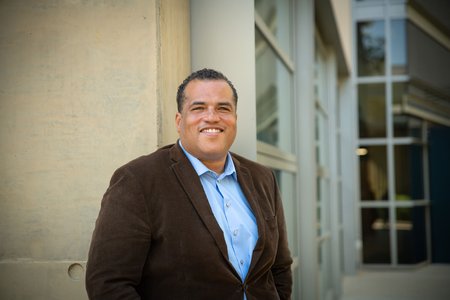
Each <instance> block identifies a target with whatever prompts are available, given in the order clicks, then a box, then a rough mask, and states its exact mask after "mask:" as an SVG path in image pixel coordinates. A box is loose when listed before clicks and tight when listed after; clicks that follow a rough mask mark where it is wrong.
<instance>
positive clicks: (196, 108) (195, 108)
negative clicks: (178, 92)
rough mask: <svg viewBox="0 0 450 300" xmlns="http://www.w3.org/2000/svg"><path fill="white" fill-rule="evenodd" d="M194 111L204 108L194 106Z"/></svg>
mask: <svg viewBox="0 0 450 300" xmlns="http://www.w3.org/2000/svg"><path fill="white" fill-rule="evenodd" d="M192 110H197V111H198V110H203V107H201V106H194V107H193V108H192Z"/></svg>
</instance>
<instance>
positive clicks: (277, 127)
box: [255, 30, 293, 153]
mask: <svg viewBox="0 0 450 300" xmlns="http://www.w3.org/2000/svg"><path fill="white" fill-rule="evenodd" d="M255 42H256V121H257V137H258V140H259V141H262V142H265V143H268V144H271V145H274V146H276V147H278V148H280V149H281V150H283V151H286V152H290V153H292V152H293V144H292V141H293V133H292V128H293V126H292V123H293V121H292V100H291V99H292V76H291V75H290V73H289V71H288V70H287V69H286V67H285V65H284V64H283V63H282V62H281V60H280V59H279V58H277V56H276V55H275V53H274V51H273V50H272V49H271V47H270V46H269V45H268V44H267V42H266V41H265V39H264V38H263V37H262V35H261V33H260V32H259V31H258V30H256V41H255Z"/></svg>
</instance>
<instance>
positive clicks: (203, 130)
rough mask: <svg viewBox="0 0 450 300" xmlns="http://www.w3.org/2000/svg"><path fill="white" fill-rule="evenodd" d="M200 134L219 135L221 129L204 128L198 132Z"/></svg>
mask: <svg viewBox="0 0 450 300" xmlns="http://www.w3.org/2000/svg"><path fill="white" fill-rule="evenodd" d="M200 132H204V133H220V132H223V129H219V128H204V129H202V130H200Z"/></svg>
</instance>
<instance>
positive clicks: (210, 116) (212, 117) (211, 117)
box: [206, 108, 219, 122]
mask: <svg viewBox="0 0 450 300" xmlns="http://www.w3.org/2000/svg"><path fill="white" fill-rule="evenodd" d="M206 119H207V120H208V121H210V122H212V121H218V120H219V113H218V112H217V111H216V110H215V109H213V108H211V109H208V110H207V112H206Z"/></svg>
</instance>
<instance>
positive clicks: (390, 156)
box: [384, 1, 398, 266]
mask: <svg viewBox="0 0 450 300" xmlns="http://www.w3.org/2000/svg"><path fill="white" fill-rule="evenodd" d="M385 7H386V8H387V9H386V15H385V18H384V22H385V26H384V30H385V31H384V33H385V41H386V43H385V61H384V64H385V75H386V82H385V93H386V94H385V95H386V99H385V101H386V125H387V126H386V129H387V149H386V150H387V163H388V195H389V197H388V202H389V223H390V230H389V237H390V243H391V247H390V251H391V265H393V266H397V265H398V256H397V252H398V249H397V248H398V247H397V231H396V226H395V224H396V222H397V211H396V205H395V201H396V200H395V199H396V196H395V195H396V185H395V157H394V143H393V131H394V128H393V127H394V120H393V115H392V78H391V23H390V18H389V16H388V14H387V10H388V7H389V3H388V1H386V3H385Z"/></svg>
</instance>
